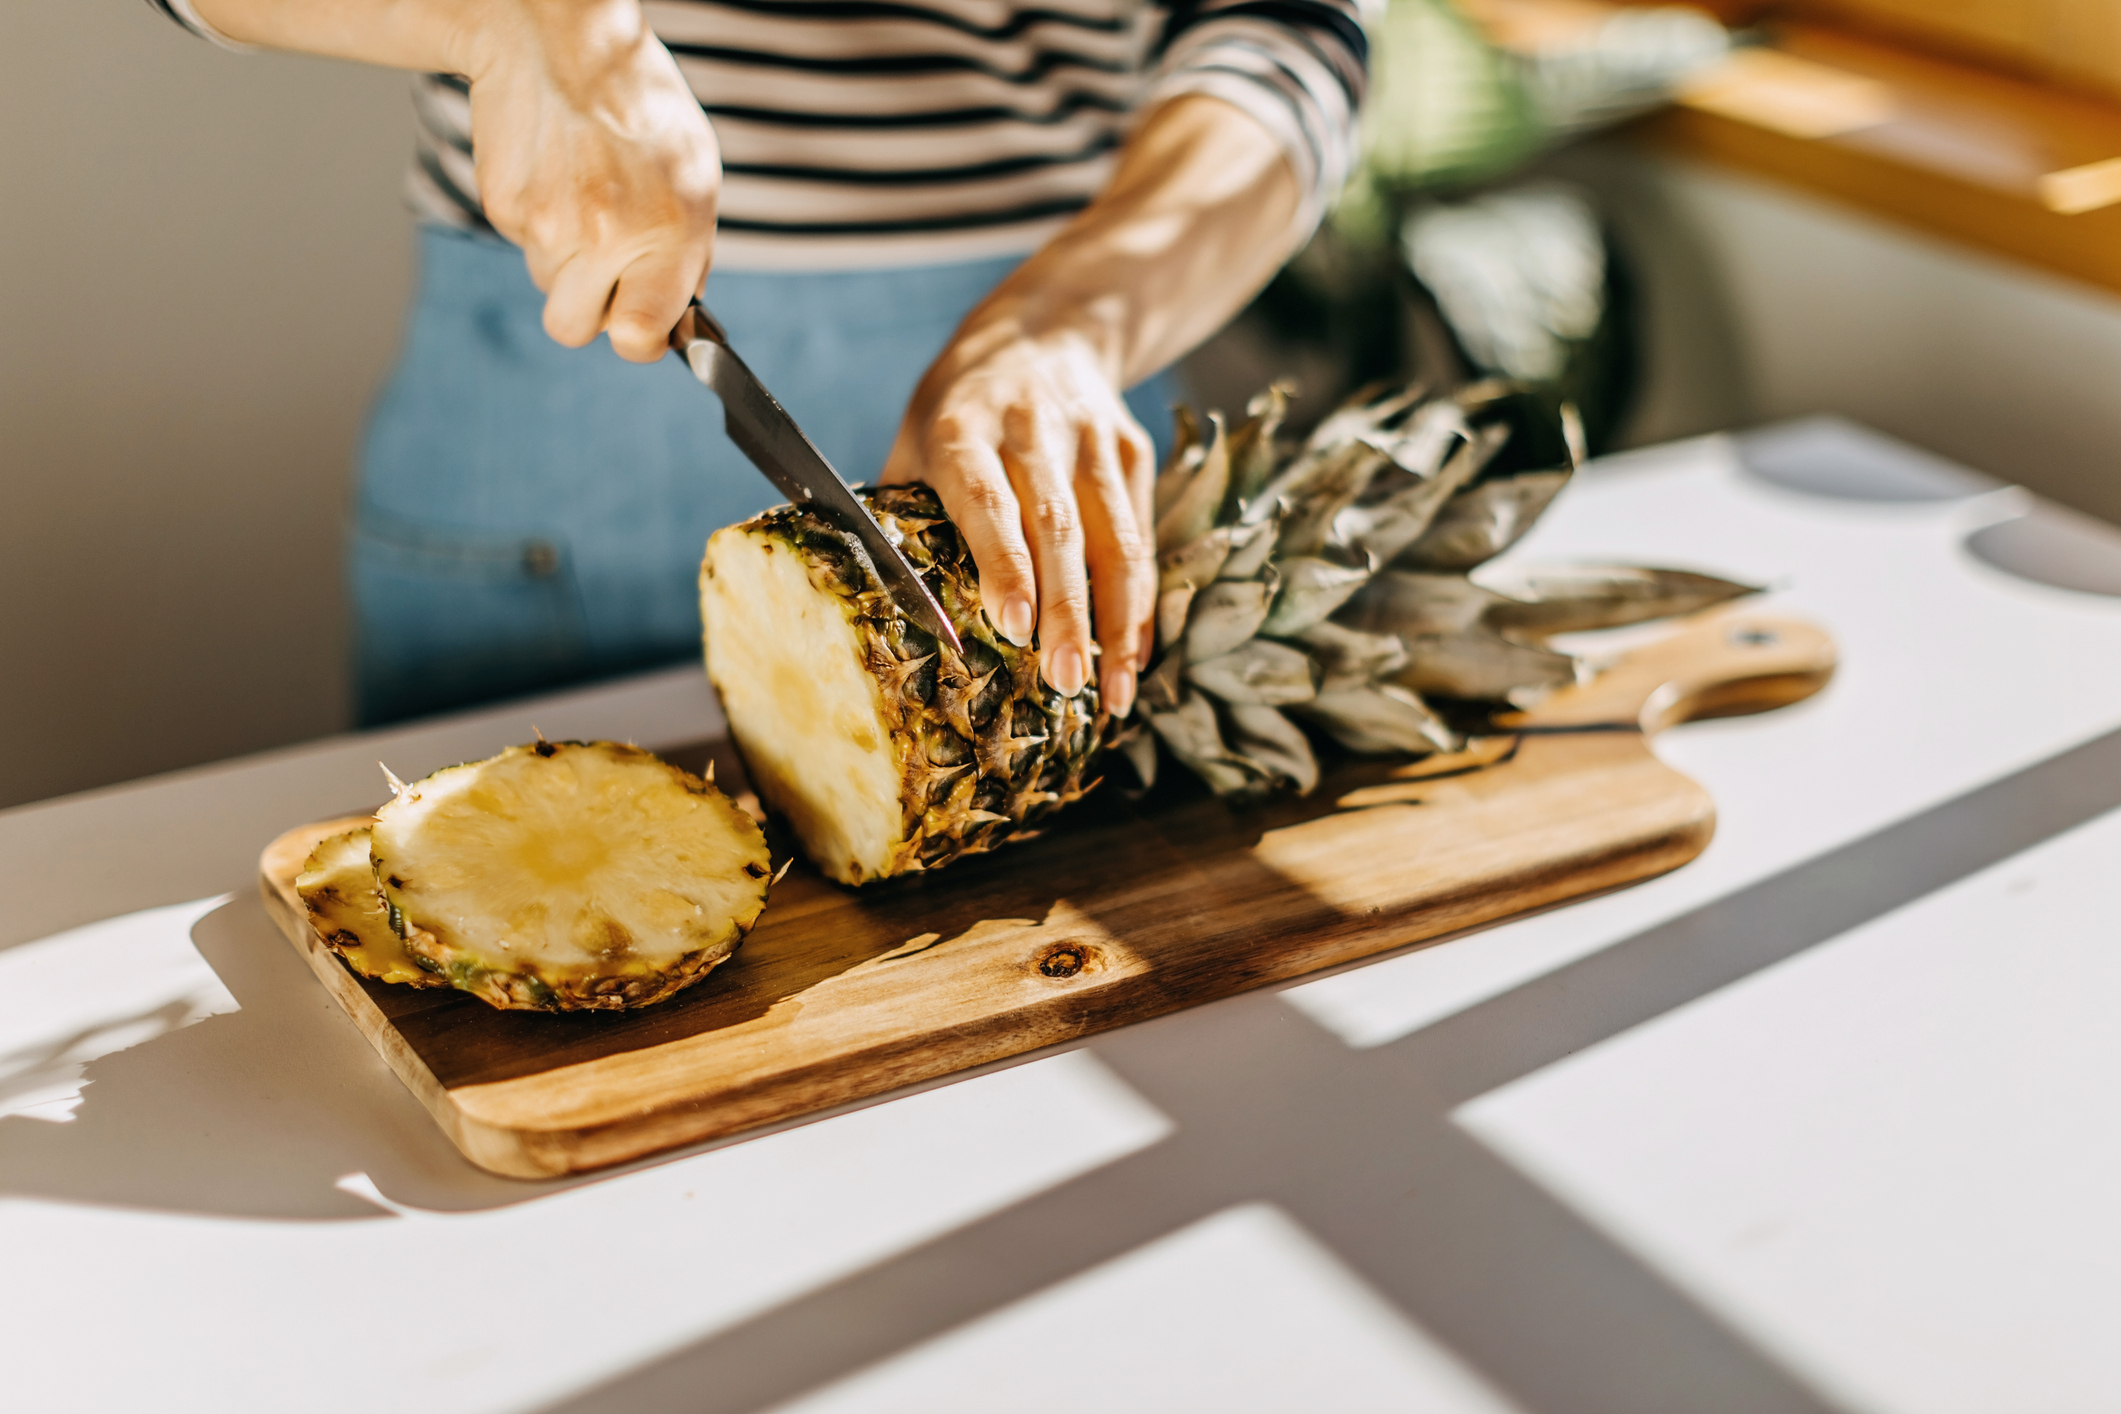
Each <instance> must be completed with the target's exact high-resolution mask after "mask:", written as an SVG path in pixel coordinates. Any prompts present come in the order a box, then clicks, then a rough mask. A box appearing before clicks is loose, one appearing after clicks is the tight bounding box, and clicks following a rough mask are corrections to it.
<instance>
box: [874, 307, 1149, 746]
mask: <svg viewBox="0 0 2121 1414" xmlns="http://www.w3.org/2000/svg"><path fill="white" fill-rule="evenodd" d="M1113 364H1114V360H1113V359H1111V358H1110V357H1109V356H1108V355H1107V354H1106V353H1104V352H1103V351H1101V350H1100V349H1099V348H1098V347H1097V344H1096V341H1095V340H1094V339H1093V338H1092V337H1091V336H1090V335H1089V334H1087V333H1084V332H1079V331H1073V330H1066V329H1063V330H1045V331H1041V332H1037V333H1027V332H1025V331H1024V330H1023V329H1022V328H1021V327H1020V326H1018V325H1017V324H1016V322H1015V321H1014V320H1013V319H1010V318H1008V317H1001V318H996V319H993V320H992V321H991V322H982V321H981V320H980V316H979V315H977V314H976V315H974V317H973V321H972V322H970V323H968V324H967V326H966V327H965V328H963V329H961V330H959V331H958V335H957V338H956V339H955V341H953V343H952V344H951V347H950V349H949V350H948V351H947V352H945V353H944V355H943V356H942V358H941V359H939V360H938V361H937V362H936V364H935V366H934V367H933V368H931V369H929V371H928V374H927V376H926V377H925V378H923V379H922V380H921V384H920V387H919V388H918V389H917V390H916V391H915V393H914V395H913V401H912V404H911V406H909V407H908V408H907V411H906V419H905V421H904V423H903V424H901V426H900V428H899V434H898V441H897V444H896V445H895V446H894V447H893V448H892V451H891V457H890V460H889V461H888V462H887V463H886V464H885V467H884V475H883V479H884V481H886V482H903V481H925V482H927V483H928V484H929V485H930V486H932V487H934V488H935V491H936V494H937V495H939V496H940V497H941V498H942V502H943V508H944V509H945V510H947V511H948V512H949V513H950V518H951V520H952V521H953V522H955V523H956V525H957V526H958V529H959V531H960V533H962V534H963V535H964V537H965V541H966V548H967V549H968V550H970V551H971V552H972V558H973V561H974V562H975V563H976V564H977V565H978V567H979V574H980V602H981V603H982V604H983V605H985V606H986V612H987V617H988V619H989V620H990V621H991V622H992V623H993V624H994V626H995V628H996V629H997V630H998V631H999V632H1000V633H1001V634H1002V635H1003V636H1004V637H1005V638H1007V639H1009V641H1010V642H1012V643H1016V644H1020V645H1022V644H1029V643H1030V642H1031V640H1032V635H1033V633H1034V632H1036V633H1037V636H1038V644H1039V657H1040V666H1041V667H1042V669H1043V670H1044V673H1045V677H1046V681H1047V682H1048V683H1049V684H1051V685H1052V687H1053V688H1054V689H1055V690H1056V691H1058V692H1060V693H1063V694H1065V695H1067V696H1070V697H1073V696H1074V695H1075V694H1076V693H1078V692H1080V691H1082V689H1083V687H1084V685H1085V684H1086V683H1088V682H1089V681H1090V678H1091V664H1092V663H1093V662H1095V663H1097V664H1098V672H1097V675H1096V676H1097V680H1098V687H1099V691H1100V693H1101V696H1102V699H1103V705H1104V708H1105V710H1106V711H1108V712H1111V713H1112V714H1113V715H1114V716H1120V717H1123V716H1125V715H1127V713H1128V712H1129V711H1130V710H1132V708H1133V705H1134V688H1135V674H1136V673H1137V672H1139V671H1140V669H1141V668H1142V667H1143V666H1145V665H1146V664H1147V661H1148V655H1149V652H1150V650H1151V649H1152V648H1153V646H1154V638H1153V633H1154V625H1153V616H1154V614H1155V612H1156V558H1155V536H1154V530H1153V526H1152V522H1151V512H1150V496H1151V488H1152V486H1153V485H1154V482H1155V479H1156V465H1155V461H1156V457H1155V452H1154V450H1153V447H1152V445H1151V443H1150V441H1149V436H1148V434H1147V433H1146V432H1144V431H1142V428H1141V424H1140V423H1138V422H1136V421H1135V420H1134V416H1133V414H1132V413H1130V412H1128V411H1127V405H1126V404H1125V403H1124V402H1123V401H1121V399H1120V395H1119V392H1118V388H1117V384H1118V370H1117V369H1116V368H1115V367H1114V366H1113ZM1093 605H1094V606H1095V608H1096V622H1097V633H1096V635H1095V639H1094V641H1095V643H1096V644H1097V652H1096V653H1095V654H1093V652H1092V648H1091V645H1092V642H1093V637H1092V633H1091V608H1092V606H1093Z"/></svg>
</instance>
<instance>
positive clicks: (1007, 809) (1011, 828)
mask: <svg viewBox="0 0 2121 1414" xmlns="http://www.w3.org/2000/svg"><path fill="white" fill-rule="evenodd" d="M862 495H863V496H864V499H865V500H867V502H868V503H869V507H870V509H871V511H872V512H874V514H875V515H876V517H877V520H878V522H879V523H880V524H881V525H882V526H883V527H884V531H885V533H886V534H887V535H890V536H892V537H893V538H894V539H895V540H896V541H897V542H898V544H899V546H900V548H901V549H902V550H903V551H904V552H905V554H906V558H907V559H908V560H909V561H910V562H911V563H912V565H913V567H914V569H915V570H916V571H918V572H919V573H920V574H921V576H922V578H923V579H924V580H925V581H926V582H927V584H928V587H929V588H930V589H931V590H932V591H933V592H934V594H935V596H936V600H937V602H938V603H940V604H941V605H942V607H943V612H944V613H945V614H947V615H949V617H950V622H951V625H952V627H954V628H955V629H956V630H957V633H958V636H959V638H960V639H961V640H962V642H963V643H964V654H963V656H959V655H958V654H956V653H954V652H952V651H951V650H950V648H949V646H948V645H947V644H942V643H938V642H937V641H936V640H935V639H934V638H932V637H930V636H929V635H928V634H926V633H924V632H922V631H921V630H920V629H919V628H917V627H915V626H914V625H913V624H912V623H910V622H909V621H907V620H906V619H905V618H904V617H903V616H901V615H900V614H899V613H898V611H897V609H896V608H895V607H894V606H893V604H892V603H891V600H890V598H889V596H887V595H886V594H885V593H884V591H883V589H882V588H881V586H880V585H879V584H878V582H877V580H876V578H875V575H874V573H873V571H872V570H871V569H870V568H869V566H868V563H867V561H866V559H865V558H864V557H863V556H862V555H861V554H860V552H859V549H858V547H857V546H855V545H852V544H850V541H849V538H848V537H847V536H846V535H845V534H844V533H842V532H841V531H839V530H837V529H836V528H834V527H833V526H832V525H831V523H830V522H829V521H827V520H826V519H825V518H824V517H822V516H820V515H819V514H818V513H817V512H815V511H812V510H808V509H803V508H798V507H790V506H783V507H779V508H777V509H775V510H772V511H768V512H767V513H765V514H764V515H761V516H759V517H757V518H755V519H753V520H750V521H746V522H745V523H743V524H742V525H735V526H730V527H729V528H727V529H725V530H721V531H717V532H716V533H715V535H714V537H713V538H712V539H710V540H709V541H708V542H707V554H706V559H705V561H704V562H703V564H702V565H701V567H700V616H701V619H702V621H703V623H704V625H705V628H706V650H707V671H708V675H709V676H710V677H711V678H712V679H713V681H714V685H715V689H716V691H717V692H719V694H720V695H721V699H722V708H723V711H724V712H725V713H727V715H728V718H729V727H730V732H731V735H732V736H733V737H734V738H735V740H736V743H737V746H738V748H739V749H740V750H741V751H742V752H743V755H744V763H745V767H746V769H747V771H748V772H749V775H750V777H751V784H752V786H753V788H754V789H755V790H757V791H758V794H759V797H760V799H761V800H762V801H764V802H765V804H766V805H767V806H768V807H769V808H771V809H772V810H774V811H775V812H776V813H777V814H778V815H780V816H781V818H783V819H785V820H786V821H787V822H788V824H789V825H790V827H791V828H792V829H793V830H794V832H795V835H796V837H797V839H798V840H799V841H800V842H801V844H802V847H803V852H804V854H805V855H806V856H808V858H809V859H810V860H811V862H812V863H813V864H815V865H816V866H817V867H818V868H819V869H820V870H821V871H823V872H824V873H825V874H826V875H828V876H829V877H831V878H833V879H836V880H838V881H839V882H841V883H843V884H865V883H871V882H874V881H876V880H879V879H888V878H892V877H894V876H897V875H901V874H906V873H911V872H915V871H919V870H924V869H933V868H938V867H940V866H942V865H944V864H947V863H949V862H950V861H951V860H953V859H957V858H959V857H961V856H964V855H967V854H977V853H981V852H983V851H986V850H991V849H994V848H996V847H997V846H999V845H1001V844H1003V843H1005V842H1006V841H1008V840H1011V839H1017V838H1023V837H1025V836H1026V835H1027V834H1028V833H1030V832H1031V830H1032V829H1033V827H1035V826H1036V824H1037V823H1038V822H1039V821H1040V820H1042V819H1043V818H1045V817H1046V816H1047V815H1049V814H1050V813H1052V812H1053V811H1055V810H1057V809H1059V808H1060V807H1062V806H1064V805H1066V804H1068V803H1069V802H1070V801H1073V800H1075V799H1077V798H1078V797H1079V796H1081V795H1082V794H1083V792H1084V791H1085V790H1087V789H1088V788H1089V783H1086V781H1085V771H1086V770H1087V768H1088V767H1089V765H1090V762H1091V760H1092V758H1093V757H1094V756H1095V754H1096V752H1097V749H1098V746H1099V744H1100V739H1101V736H1102V733H1103V730H1104V725H1105V724H1104V721H1103V719H1102V717H1101V715H1100V712H1099V707H1098V700H1097V693H1096V691H1095V689H1094V688H1093V689H1086V690H1085V691H1084V692H1083V693H1081V694H1080V695H1079V696H1076V697H1073V698H1068V697H1063V696H1061V695H1060V694H1059V693H1058V692H1055V691H1054V690H1053V689H1051V688H1050V687H1048V686H1047V685H1046V684H1045V683H1044V682H1043V681H1042V680H1041V678H1040V676H1039V669H1038V658H1037V654H1036V651H1035V650H1034V649H1032V648H1028V647H1027V648H1019V647H1017V646H1016V645H1014V644H1012V643H1010V642H1009V641H1008V640H1007V639H1005V638H1003V637H1002V636H1001V635H1000V634H999V633H997V632H995V630H994V628H993V626H992V625H991V624H989V623H988V621H987V618H986V616H985V615H984V614H983V613H981V612H980V602H979V588H978V571H977V570H976V569H975V568H974V566H973V563H972V557H971V555H970V554H969V553H967V551H966V550H965V548H964V545H963V542H962V541H961V540H960V539H959V537H958V534H957V532H956V530H955V529H954V528H953V527H952V526H951V524H950V522H949V519H948V518H947V517H946V516H945V515H944V513H943V509H942V505H941V502H939V501H938V500H937V499H936V496H935V493H934V492H933V491H931V490H929V489H928V488H927V487H925V486H891V487H885V488H883V489H881V490H876V491H867V492H863V493H862Z"/></svg>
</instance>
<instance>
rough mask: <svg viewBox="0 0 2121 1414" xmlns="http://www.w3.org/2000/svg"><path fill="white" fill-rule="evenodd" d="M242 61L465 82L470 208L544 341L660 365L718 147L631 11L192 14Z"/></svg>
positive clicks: (221, 4)
mask: <svg viewBox="0 0 2121 1414" xmlns="http://www.w3.org/2000/svg"><path fill="white" fill-rule="evenodd" d="M196 3H197V4H198V8H199V11H200V14H201V16H202V17H203V18H204V19H205V20H206V22H207V23H208V24H211V25H213V26H214V27H215V28H216V29H219V30H220V31H222V33H224V34H226V35H228V36H229V37H230V38H232V39H235V40H239V41H241V42H243V43H246V44H258V45H264V46H266V47H268V48H274V49H290V50H296V51H299V52H302V53H307V54H325V55H330V56H332V57H335V58H341V59H357V60H361V61H364V62H367V63H372V64H388V65H391V66H393V67H396V68H403V69H415V70H427V71H432V72H439V73H452V74H462V75H463V76H464V77H465V78H467V79H469V80H470V81H471V125H472V134H473V139H474V157H475V161H476V164H477V166H476V171H477V177H478V186H479V199H480V201H481V203H482V204H483V205H484V207H485V209H486V217H487V219H488V220H489V221H491V222H492V223H493V226H494V229H495V230H497V231H499V232H500V233H501V234H502V235H504V236H506V237H507V238H508V239H509V240H511V241H514V242H515V243H516V244H517V245H519V246H521V247H522V248H523V254H524V256H525V258H526V259H527V261H528V262H529V265H530V277H531V279H532V280H534V281H536V282H537V286H538V288H539V289H541V290H543V291H544V292H545V296H546V299H545V330H546V332H547V333H549V334H551V335H552V337H553V338H555V339H557V340H559V341H560V342H561V343H563V344H566V345H568V346H569V347H571V348H578V347H580V346H581V345H583V344H587V343H589V342H590V341H591V340H593V339H595V338H596V336H597V335H598V334H599V333H609V334H610V335H611V346H612V347H613V348H614V349H616V350H617V351H618V353H619V355H620V357H622V358H628V359H632V360H634V361H635V362H637V363H652V362H654V361H655V360H657V359H659V358H661V357H662V356H663V354H664V353H665V352H666V350H667V344H666V340H667V338H668V337H669V334H670V330H671V329H672V328H673V327H674V326H675V325H676V324H677V322H678V316H679V315H680V314H682V313H684V310H685V302H686V301H687V300H689V299H691V298H692V296H694V295H696V294H698V293H699V291H700V287H701V285H702V284H703V283H704V282H705V280H706V278H707V266H708V262H709V260H710V259H711V258H712V256H713V253H714V216H715V203H716V199H717V197H718V196H719V195H720V192H721V185H722V165H721V155H720V151H719V149H718V148H717V147H716V144H715V140H714V131H713V129H712V128H710V127H709V126H708V124H707V115H706V114H705V113H703V112H702V111H701V110H700V105H699V101H698V100H697V99H695V98H694V97H693V95H692V91H691V89H689V88H688V87H686V84H685V80H684V77H683V76H682V75H681V74H679V72H678V67H677V64H676V62H675V61H674V60H672V59H671V57H670V53H669V51H668V50H666V49H664V48H663V46H662V43H661V42H660V41H659V40H657V39H656V37H655V35H654V34H653V33H652V32H651V31H650V30H649V28H648V23H647V21H646V20H645V19H644V18H642V15H641V7H640V4H639V3H638V0H196Z"/></svg>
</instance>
